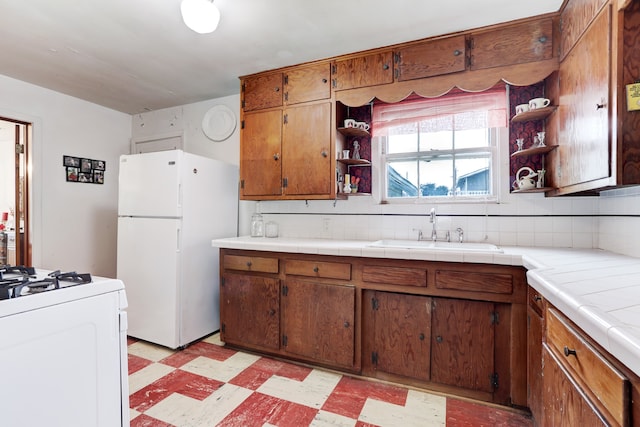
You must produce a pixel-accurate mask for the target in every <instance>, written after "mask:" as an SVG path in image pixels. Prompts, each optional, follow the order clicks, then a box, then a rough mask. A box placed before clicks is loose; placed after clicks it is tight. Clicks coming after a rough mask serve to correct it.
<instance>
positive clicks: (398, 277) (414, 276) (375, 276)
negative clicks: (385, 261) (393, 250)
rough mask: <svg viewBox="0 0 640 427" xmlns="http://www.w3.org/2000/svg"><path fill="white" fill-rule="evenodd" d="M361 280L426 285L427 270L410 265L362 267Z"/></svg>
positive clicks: (402, 284) (404, 284) (399, 284)
mask: <svg viewBox="0 0 640 427" xmlns="http://www.w3.org/2000/svg"><path fill="white" fill-rule="evenodd" d="M362 280H363V281H364V282H370V283H381V284H389V285H394V286H420V287H426V286H427V270H426V269H425V268H411V267H386V266H385V267H380V266H369V265H365V266H363V267H362Z"/></svg>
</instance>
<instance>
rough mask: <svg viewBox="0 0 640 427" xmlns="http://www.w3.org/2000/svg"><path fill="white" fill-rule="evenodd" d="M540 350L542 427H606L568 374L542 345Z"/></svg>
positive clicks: (604, 422)
mask: <svg viewBox="0 0 640 427" xmlns="http://www.w3.org/2000/svg"><path fill="white" fill-rule="evenodd" d="M543 347H544V351H543V362H542V364H543V366H544V369H543V372H542V375H543V377H544V392H543V394H542V396H543V404H544V407H545V411H544V418H543V422H542V423H540V425H543V426H590V427H593V426H605V425H609V424H607V423H606V421H605V420H604V418H603V417H602V416H601V415H600V414H599V413H598V411H597V409H596V408H595V407H594V406H593V404H592V403H591V402H590V401H589V398H588V397H587V396H586V395H585V393H584V392H583V391H582V389H581V388H580V386H579V385H578V384H577V383H576V382H575V380H574V379H572V377H571V374H570V373H569V372H568V371H567V370H566V369H565V368H564V367H563V366H562V364H561V362H560V361H559V360H558V358H557V356H555V355H554V354H553V352H552V351H551V350H550V349H549V347H548V346H547V345H546V344H545V345H544V346H543Z"/></svg>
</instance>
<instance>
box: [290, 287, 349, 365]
mask: <svg viewBox="0 0 640 427" xmlns="http://www.w3.org/2000/svg"><path fill="white" fill-rule="evenodd" d="M355 294H356V292H355V288H354V287H353V286H341V285H330V284H323V283H317V282H312V281H305V280H298V279H287V280H286V282H285V284H284V286H283V289H282V334H283V343H282V345H283V348H284V350H285V351H286V352H287V353H290V354H293V355H297V356H302V357H304V358H306V359H312V360H315V361H318V362H320V363H324V364H328V365H333V366H337V367H345V368H351V367H353V364H354V346H355V333H354V330H355V329H354V317H355V314H354V313H355Z"/></svg>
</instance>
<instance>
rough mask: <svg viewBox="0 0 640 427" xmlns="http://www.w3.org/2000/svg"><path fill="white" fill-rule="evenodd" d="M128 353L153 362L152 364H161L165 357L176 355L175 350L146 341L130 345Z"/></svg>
mask: <svg viewBox="0 0 640 427" xmlns="http://www.w3.org/2000/svg"><path fill="white" fill-rule="evenodd" d="M128 352H129V354H133V355H134V356H138V357H142V358H143V359H147V360H151V361H152V362H159V361H160V360H162V359H164V358H165V357H167V356H170V355H172V354H174V353H175V351H174V350H171V349H168V348H166V347H161V346H159V345H155V344H151V343H148V342H146V341H136V342H134V343H133V344H130V345H129V347H128Z"/></svg>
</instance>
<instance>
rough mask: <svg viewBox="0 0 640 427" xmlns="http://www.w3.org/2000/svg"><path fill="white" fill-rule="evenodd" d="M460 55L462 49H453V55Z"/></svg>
mask: <svg viewBox="0 0 640 427" xmlns="http://www.w3.org/2000/svg"><path fill="white" fill-rule="evenodd" d="M460 55H462V52H461V51H460V50H458V49H456V50H454V51H453V56H460Z"/></svg>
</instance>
